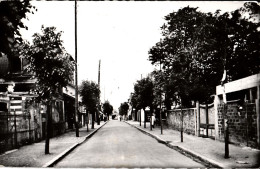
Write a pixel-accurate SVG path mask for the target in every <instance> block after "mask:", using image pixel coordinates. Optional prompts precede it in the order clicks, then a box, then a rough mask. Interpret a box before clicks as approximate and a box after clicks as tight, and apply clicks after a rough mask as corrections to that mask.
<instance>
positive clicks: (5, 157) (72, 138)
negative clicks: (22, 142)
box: [0, 121, 106, 167]
mask: <svg viewBox="0 0 260 169" xmlns="http://www.w3.org/2000/svg"><path fill="white" fill-rule="evenodd" d="M105 124H106V122H103V121H101V122H100V125H97V124H96V123H95V128H94V129H91V126H90V125H89V131H88V132H87V127H83V128H80V129H79V137H76V132H75V130H74V131H70V132H67V133H64V134H63V135H60V136H58V137H54V138H51V139H50V154H47V155H45V154H44V150H45V140H43V141H41V142H39V143H34V144H30V145H26V146H23V147H20V148H19V149H15V150H11V151H8V152H5V153H4V154H1V155H0V167H48V166H51V165H52V164H53V163H54V162H56V161H57V160H59V159H60V158H62V157H63V156H64V155H66V154H67V153H68V152H69V151H71V150H73V149H74V148H75V147H77V146H78V145H80V144H81V143H82V142H84V141H85V140H86V139H87V138H90V137H91V136H92V135H93V134H94V133H95V132H96V131H97V130H98V129H100V128H101V127H102V126H103V125H105Z"/></svg>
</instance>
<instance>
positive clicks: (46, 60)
mask: <svg viewBox="0 0 260 169" xmlns="http://www.w3.org/2000/svg"><path fill="white" fill-rule="evenodd" d="M41 30H42V34H39V33H35V34H34V35H33V44H32V45H30V44H29V43H28V42H25V43H24V44H23V50H22V53H21V54H22V55H23V56H24V57H25V59H26V60H27V61H28V65H27V67H26V71H28V72H31V73H32V74H33V78H36V84H35V85H36V88H35V90H34V91H33V92H34V93H36V94H37V95H38V97H37V98H38V101H43V102H47V101H49V100H51V98H52V96H54V95H55V94H56V93H57V92H58V91H59V90H60V89H61V88H62V87H66V86H67V84H68V83H69V82H70V81H71V80H72V79H73V72H74V62H73V61H72V60H71V59H72V57H71V55H70V54H68V53H67V52H66V50H65V48H64V47H63V45H62V40H61V39H60V38H61V33H62V32H57V33H56V28H55V27H47V28H44V27H42V29H41Z"/></svg>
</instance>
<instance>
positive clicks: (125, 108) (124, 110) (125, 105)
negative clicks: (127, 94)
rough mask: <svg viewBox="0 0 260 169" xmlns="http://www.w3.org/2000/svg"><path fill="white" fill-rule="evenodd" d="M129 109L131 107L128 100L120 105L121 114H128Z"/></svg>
mask: <svg viewBox="0 0 260 169" xmlns="http://www.w3.org/2000/svg"><path fill="white" fill-rule="evenodd" d="M128 109H129V105H128V103H127V102H124V103H121V104H120V107H119V114H120V115H127V112H128Z"/></svg>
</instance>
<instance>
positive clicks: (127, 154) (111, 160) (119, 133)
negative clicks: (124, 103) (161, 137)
mask: <svg viewBox="0 0 260 169" xmlns="http://www.w3.org/2000/svg"><path fill="white" fill-rule="evenodd" d="M54 167H70V168H74V167H76V168H78V167H116V168H118V167H204V166H203V165H202V164H199V163H197V162H195V161H193V160H192V159H189V158H188V157H186V156H184V155H182V154H180V153H179V152H176V151H175V150H172V149H170V148H168V147H166V146H165V145H163V144H160V143H158V142H157V141H156V140H155V139H154V138H151V137H149V136H147V135H145V134H143V133H141V132H140V131H138V130H137V129H135V128H133V127H131V126H129V125H128V124H126V123H124V122H120V121H109V122H108V123H107V124H106V125H105V126H104V127H102V128H101V129H100V130H99V131H98V132H97V133H96V134H95V135H94V136H93V137H92V138H90V139H89V140H87V141H86V142H85V143H84V144H82V145H81V146H79V147H78V148H76V149H75V150H74V151H72V152H71V153H70V154H69V155H68V156H66V157H65V158H64V159H63V160H61V161H60V162H59V163H58V164H56V165H55V166H54Z"/></svg>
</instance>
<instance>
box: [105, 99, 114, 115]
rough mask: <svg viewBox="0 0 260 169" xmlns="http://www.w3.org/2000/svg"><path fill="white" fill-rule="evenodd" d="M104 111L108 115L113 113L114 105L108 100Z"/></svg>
mask: <svg viewBox="0 0 260 169" xmlns="http://www.w3.org/2000/svg"><path fill="white" fill-rule="evenodd" d="M103 113H105V114H106V115H107V116H108V117H109V115H112V113H113V106H112V105H111V104H110V102H109V101H108V100H107V101H105V103H104V104H103Z"/></svg>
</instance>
